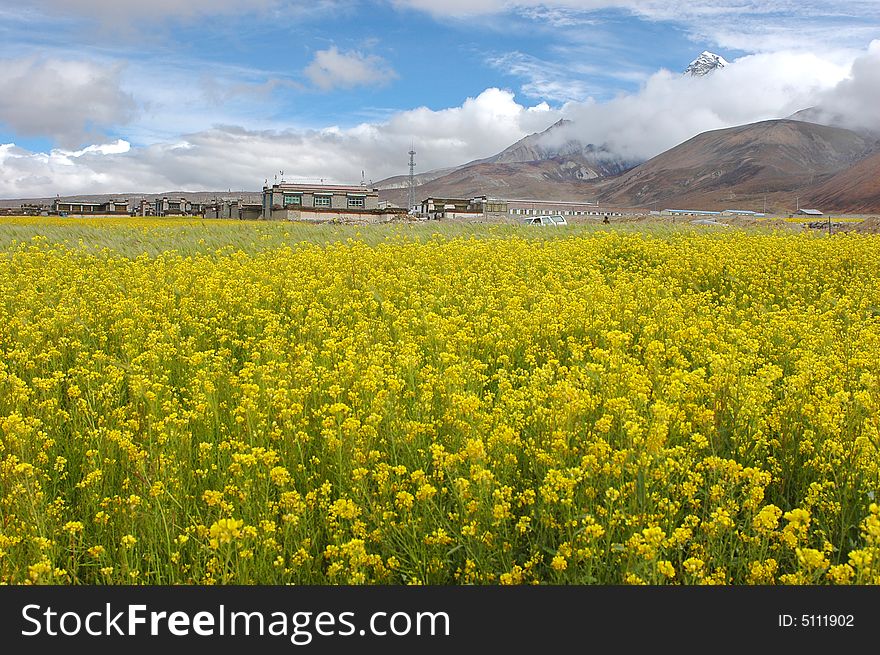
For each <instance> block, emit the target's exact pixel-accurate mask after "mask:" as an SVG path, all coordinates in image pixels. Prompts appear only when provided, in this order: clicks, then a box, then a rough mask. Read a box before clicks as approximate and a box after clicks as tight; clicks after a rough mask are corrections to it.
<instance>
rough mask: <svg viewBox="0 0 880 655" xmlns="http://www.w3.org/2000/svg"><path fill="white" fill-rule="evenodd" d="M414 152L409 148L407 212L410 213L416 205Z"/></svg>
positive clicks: (412, 148)
mask: <svg viewBox="0 0 880 655" xmlns="http://www.w3.org/2000/svg"><path fill="white" fill-rule="evenodd" d="M415 157H416V151H415V148H414V146H412V145H410V147H409V199H408V201H409V204H408V205H407V211H412V210H413V207H415V204H416V159H415Z"/></svg>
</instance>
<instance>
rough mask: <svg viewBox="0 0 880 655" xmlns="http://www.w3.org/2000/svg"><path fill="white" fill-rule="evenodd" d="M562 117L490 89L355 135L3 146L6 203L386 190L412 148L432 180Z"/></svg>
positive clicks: (228, 130)
mask: <svg viewBox="0 0 880 655" xmlns="http://www.w3.org/2000/svg"><path fill="white" fill-rule="evenodd" d="M559 117H560V114H559V112H557V111H554V110H552V109H550V108H549V107H548V106H547V105H546V103H541V104H539V105H536V106H534V107H525V106H523V105H520V104H518V103H517V102H515V100H514V98H513V94H512V93H511V92H509V91H502V90H499V89H487V90H486V91H484V92H483V93H481V94H480V95H479V96H477V97H475V98H468V99H467V100H465V102H464V103H462V105H461V106H459V107H453V108H449V109H443V110H440V111H433V110H430V109H428V108H426V107H421V108H418V109H413V110H410V111H404V112H400V113H398V114H395V115H394V116H392V118H391V119H390V120H388V121H387V122H383V123H364V124H361V125H358V126H355V127H353V128H350V129H341V128H333V127H331V128H327V129H324V130H314V131H299V132H297V131H277V130H264V131H254V130H246V129H244V128H238V127H217V128H214V129H211V130H205V131H201V132H197V133H193V134H188V135H186V137H185V138H184V139H182V140H180V139H178V140H175V141H174V142H173V143H172V142H167V143H160V144H155V145H151V146H147V147H141V148H131V149H130V150H128V151H125V152H123V151H122V150H123V148H124V146H123V145H122V144H120V143H118V142H117V143H116V144H112V145H111V146H109V147H108V146H107V145H103V146H96V147H91V148H84V149H82V150H80V151H77V152H76V153H71V152H69V151H61V150H53V151H52V152H50V153H37V152H29V151H27V150H24V149H22V148H18V147H16V146H14V145H12V144H7V145H5V146H0V164H2V165H0V196H2V197H7V198H19V197H38V196H52V195H55V194H56V193H58V194H61V195H66V194H77V193H124V192H136V191H137V192H145V193H154V192H161V191H168V190H172V189H181V190H217V189H226V188H233V189H258V188H259V187H260V186H261V185H262V182H263V180H264V178H267V177H268V178H269V179H272V176H273V175H274V172H275V171H279V170H283V171H284V172H285V176H286V177H287V178H288V179H293V178H300V179H309V180H318V179H322V178H323V179H324V180H325V181H327V182H331V181H335V182H357V181H359V180H360V178H361V171H362V170H365V171H366V173H367V177H368V178H371V179H373V180H374V181H378V180H380V179H382V178H385V177H389V176H391V175H397V174H402V173H404V172H405V171H406V165H407V151H408V150H409V148H410V144H411V143H414V144H415V148H416V150H417V151H418V155H417V161H418V164H419V169H418V170H420V171H426V170H430V169H433V168H440V167H444V166H451V165H455V164H460V163H462V162H465V161H469V160H472V159H478V158H481V157H486V156H489V155H492V154H495V153H496V152H498V151H500V150H502V149H504V148H505V147H507V146H508V145H510V144H511V143H513V142H514V141H517V140H518V139H520V138H522V137H523V136H525V135H526V134H530V133H532V132H536V131H540V130H543V129H545V128H546V127H547V126H549V125H550V124H551V123H553V122H555V121H556V120H558V118H559Z"/></svg>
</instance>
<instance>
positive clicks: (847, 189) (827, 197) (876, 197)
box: [807, 152, 880, 214]
mask: <svg viewBox="0 0 880 655" xmlns="http://www.w3.org/2000/svg"><path fill="white" fill-rule="evenodd" d="M807 200H808V202H809V203H810V205H811V206H815V207H819V208H825V209H827V210H829V211H837V212H841V213H844V212H845V213H852V214H863V213H864V214H868V213H877V212H880V152H878V153H876V154H874V155H871V156H870V157H867V158H866V159H863V160H862V161H860V162H858V163H856V164H854V165H853V166H851V167H849V168H847V169H846V170H843V171H841V172H839V173H837V174H836V175H834V176H833V177H831V178H830V179H829V180H828V181H826V182H825V183H824V184H822V185H821V186H819V187H818V188H816V189H813V190H811V191H810V192H809V194H808V195H807Z"/></svg>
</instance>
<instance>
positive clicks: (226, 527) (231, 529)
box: [208, 519, 244, 549]
mask: <svg viewBox="0 0 880 655" xmlns="http://www.w3.org/2000/svg"><path fill="white" fill-rule="evenodd" d="M242 526H244V521H241V520H236V519H220V520H218V521H215V522H214V523H213V524H212V525H211V527H210V529H209V531H208V534H209V535H210V537H211V539H210V545H211V548H214V549H216V548H217V547H218V546H220V545H223V544H228V543H231V542H233V541H235V540H236V539H238V538H239V536H240V535H241V528H242Z"/></svg>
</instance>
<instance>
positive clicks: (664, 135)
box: [558, 52, 847, 159]
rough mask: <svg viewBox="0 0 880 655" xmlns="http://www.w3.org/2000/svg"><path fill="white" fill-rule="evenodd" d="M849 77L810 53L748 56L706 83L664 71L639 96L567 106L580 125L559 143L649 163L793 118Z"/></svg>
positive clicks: (704, 79)
mask: <svg viewBox="0 0 880 655" xmlns="http://www.w3.org/2000/svg"><path fill="white" fill-rule="evenodd" d="M846 75H847V67H845V66H839V65H836V64H834V63H830V62H828V61H825V60H823V59H821V58H819V57H817V56H816V55H813V54H810V53H804V52H779V53H774V54H757V55H750V56H747V57H742V58H740V59H738V60H736V61H734V62H733V63H732V64H730V65H729V66H727V67H726V68H724V69H723V70H721V71H718V72H716V73H714V74H712V75H709V76H706V77H702V78H692V77H685V76H682V75H681V74H680V73H678V72H675V73H672V72H669V71H659V72H657V73H655V74H654V75H652V76H651V77H650V79H649V80H648V81H647V83H646V84H644V85H643V86H642V88H641V89H640V90H639V91H638V92H636V93H631V94H625V95H620V96H617V97H615V98H614V99H612V100H609V101H608V102H603V103H598V102H587V103H582V104H578V103H570V104H568V105H566V106H565V107H563V113H564V114H565V115H566V117H567V118H570V119H572V121H573V125H572V126H571V127H569V128H568V129H567V130H560V131H558V132H559V138H562V139H565V138H572V137H574V138H578V139H580V140H581V141H583V142H584V143H594V144H606V145H607V146H608V147H609V149H610V150H611V151H612V152H614V153H616V154H618V155H620V156H622V157H624V158H625V159H639V158H649V157H653V156H654V155H657V154H659V153H661V152H663V151H664V150H667V149H668V148H671V147H673V146H675V145H677V144H679V143H681V142H683V141H685V140H687V139H689V138H690V137H693V136H695V135H697V134H699V133H701V132H705V131H707V130H713V129H720V128H724V127H731V126H733V125H742V124H745V123H752V122H756V121H760V120H767V119H772V118H783V117H785V116H789V115H791V114H793V113H794V112H796V111H798V110H800V109H804V108H806V107H809V106H811V105H812V104H814V103H815V101H816V99H817V98H818V97H820V96H821V95H822V93H823V92H826V91H827V90H829V89H831V88H833V87H834V86H835V85H836V84H837V83H838V82H840V81H841V80H842V79H844V78H845V77H846Z"/></svg>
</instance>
